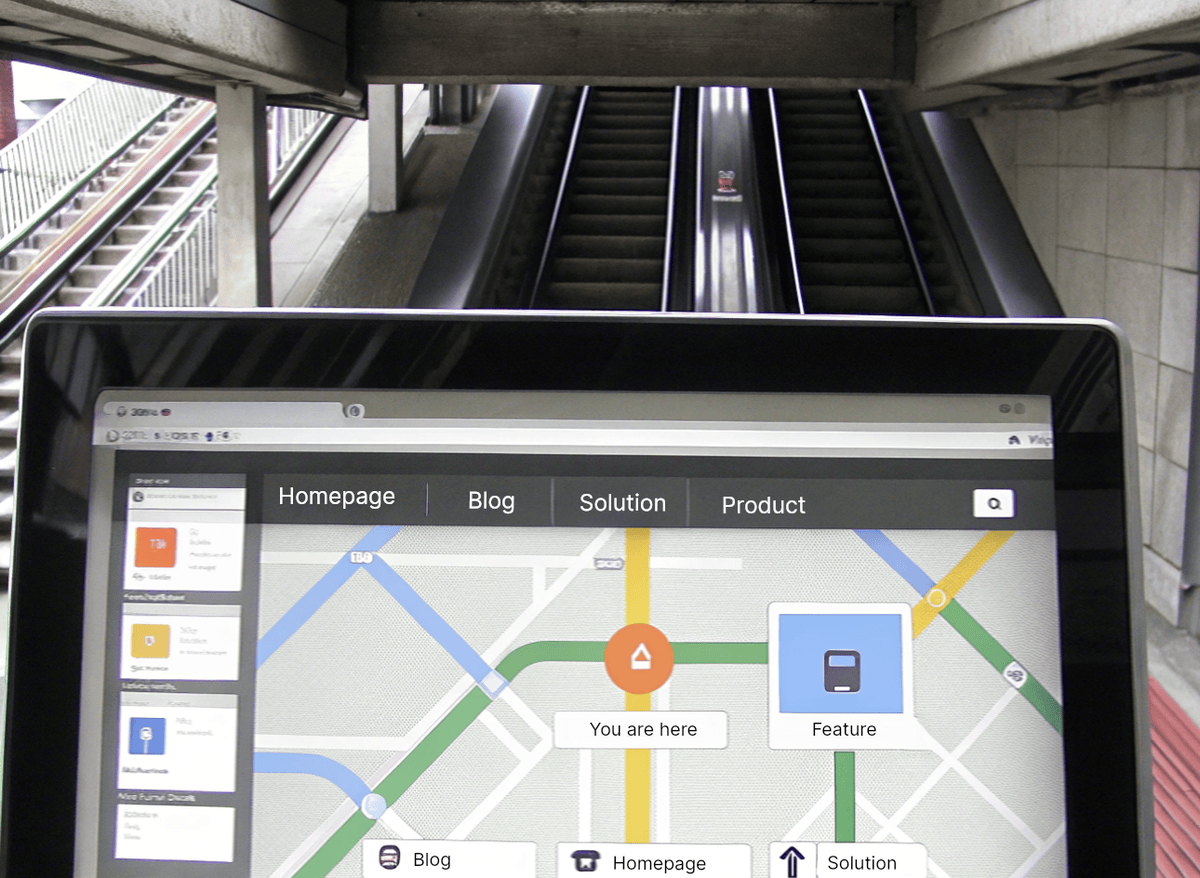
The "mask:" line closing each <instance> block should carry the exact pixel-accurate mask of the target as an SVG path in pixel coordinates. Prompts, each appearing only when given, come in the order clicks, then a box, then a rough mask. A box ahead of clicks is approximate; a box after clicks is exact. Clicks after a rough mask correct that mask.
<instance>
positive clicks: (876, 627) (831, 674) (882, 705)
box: [779, 613, 904, 713]
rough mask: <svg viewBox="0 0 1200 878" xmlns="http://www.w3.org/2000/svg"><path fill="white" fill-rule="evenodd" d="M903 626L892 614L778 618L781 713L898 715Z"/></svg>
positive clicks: (901, 700) (900, 709) (901, 702)
mask: <svg viewBox="0 0 1200 878" xmlns="http://www.w3.org/2000/svg"><path fill="white" fill-rule="evenodd" d="M903 629H904V626H903V624H902V618H901V616H900V615H899V614H892V613H811V614H810V613H804V614H800V613H797V614H790V613H785V614H781V615H780V617H779V709H780V711H781V712H782V713H903V712H904V652H903V649H904V644H903V637H904V630H903Z"/></svg>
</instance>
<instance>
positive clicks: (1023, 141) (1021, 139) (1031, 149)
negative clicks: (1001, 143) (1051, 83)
mask: <svg viewBox="0 0 1200 878" xmlns="http://www.w3.org/2000/svg"><path fill="white" fill-rule="evenodd" d="M1016 115H1017V164H1018V165H1057V164H1058V113H1056V112H1055V111H1054V110H1019V111H1018V112H1017V114H1016Z"/></svg>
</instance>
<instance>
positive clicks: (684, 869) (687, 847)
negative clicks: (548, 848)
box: [558, 842, 751, 878]
mask: <svg viewBox="0 0 1200 878" xmlns="http://www.w3.org/2000/svg"><path fill="white" fill-rule="evenodd" d="M750 861H751V856H750V845H748V844H598V843H596V842H578V843H566V844H560V845H559V846H558V878H571V876H575V875H578V874H579V873H580V872H595V873H604V874H607V875H622V874H625V875H638V876H648V878H665V876H669V878H675V876H678V875H697V874H703V875H713V876H717V875H719V876H720V878H750Z"/></svg>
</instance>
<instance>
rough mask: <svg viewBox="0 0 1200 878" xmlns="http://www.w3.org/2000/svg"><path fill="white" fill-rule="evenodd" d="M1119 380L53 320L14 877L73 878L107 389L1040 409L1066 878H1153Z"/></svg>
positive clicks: (542, 332) (996, 327)
mask: <svg viewBox="0 0 1200 878" xmlns="http://www.w3.org/2000/svg"><path fill="white" fill-rule="evenodd" d="M1129 363H1130V355H1129V352H1128V346H1127V344H1126V343H1125V342H1124V340H1123V338H1122V337H1121V336H1120V334H1119V332H1118V331H1117V330H1116V329H1115V328H1114V327H1112V326H1110V325H1107V324H1103V323H1101V322H1098V321H1097V322H1068V321H1062V320H1042V321H1036V320H1034V321H1008V320H976V321H968V320H947V319H925V320H920V319H917V320H906V319H889V318H864V319H855V318H828V319H827V318H808V317H795V316H770V317H759V316H749V315H746V316H742V315H738V316H721V317H712V316H707V317H697V316H691V315H631V314H624V315H596V314H546V313H541V314H536V313H514V312H403V311H400V312H397V311H391V312H360V311H337V312H316V311H307V310H306V311H282V310H280V311H275V310H271V311H267V310H263V311H221V310H202V311H195V312H178V311H175V312H156V311H149V310H147V311H144V312H136V311H133V310H130V309H122V310H117V309H112V310H108V309H96V310H89V311H82V310H74V309H61V310H60V309H55V310H54V311H53V312H43V313H42V314H40V315H38V317H37V318H35V320H34V322H33V324H32V325H31V327H30V329H29V331H28V333H27V336H26V352H25V360H24V381H23V390H22V408H21V423H20V455H19V460H18V472H17V495H16V512H15V516H14V521H15V522H16V530H15V534H14V540H13V566H12V589H11V596H10V612H11V618H12V629H11V635H10V641H9V664H8V669H9V677H8V705H7V726H6V730H5V737H6V740H5V751H4V778H3V782H4V795H3V813H2V826H0V875H14V876H15V875H29V874H39V875H45V876H69V875H71V874H72V871H71V870H72V852H73V847H74V819H75V774H76V758H77V743H78V717H79V697H80V693H79V686H80V662H81V632H82V623H83V611H82V607H83V581H84V561H85V549H86V529H87V501H88V498H87V494H86V485H87V481H88V473H87V467H88V466H89V465H90V459H91V446H90V441H91V426H92V411H93V405H94V402H95V399H96V396H97V394H98V393H99V392H100V391H101V390H103V389H106V388H113V387H134V388H137V387H143V388H149V387H155V388H170V387H176V388H188V387H190V388H218V389H219V388H228V389H246V388H264V387H273V388H280V389H283V388H293V389H320V388H338V389H346V388H359V389H389V388H395V389H400V388H447V389H449V388H455V389H478V390H534V391H536V390H579V391H586V390H622V391H639V390H640V391H656V392H664V391H666V392H670V391H680V392H683V391H693V392H695V391H701V392H703V391H709V392H713V391H724V392H770V393H789V392H794V393H814V392H816V393H821V392H828V393H873V394H877V393H905V394H937V393H971V394H1013V395H1017V394H1044V395H1048V396H1050V397H1051V399H1052V403H1053V410H1054V432H1055V442H1056V466H1055V488H1056V509H1057V513H1058V519H1059V522H1060V525H1059V533H1058V540H1059V569H1060V614H1061V620H1062V623H1061V625H1062V635H1063V688H1064V725H1065V729H1066V731H1065V736H1064V745H1065V754H1066V756H1065V758H1066V778H1067V787H1066V788H1067V826H1068V828H1067V842H1068V863H1069V872H1070V874H1071V875H1073V876H1074V875H1079V876H1083V875H1093V874H1123V875H1137V874H1145V875H1150V874H1152V872H1153V857H1154V849H1153V834H1152V833H1153V823H1152V810H1151V809H1152V794H1151V787H1150V768H1149V722H1148V718H1147V717H1148V713H1147V705H1146V693H1145V683H1146V668H1145V646H1144V636H1143V633H1142V632H1143V629H1144V618H1143V615H1142V614H1143V605H1142V593H1141V581H1140V578H1141V577H1140V567H1141V565H1140V553H1141V545H1140V533H1139V530H1140V522H1139V517H1138V516H1137V514H1136V505H1135V504H1136V498H1137V491H1136V475H1135V473H1136V469H1135V467H1131V460H1132V454H1133V451H1134V446H1133V440H1132V438H1131V436H1130V430H1131V426H1129V425H1130V423H1131V422H1132V420H1133V417H1132V406H1131V402H1130V400H1131V397H1130V395H1129V388H1130V386H1131V384H1132V378H1131V373H1130V366H1129ZM81 468H82V469H81ZM81 491H82V493H81ZM47 632H51V634H49V637H50V641H51V642H49V643H48V642H47V636H48V635H47ZM51 657H52V658H51ZM1114 718H1116V719H1115V720H1114Z"/></svg>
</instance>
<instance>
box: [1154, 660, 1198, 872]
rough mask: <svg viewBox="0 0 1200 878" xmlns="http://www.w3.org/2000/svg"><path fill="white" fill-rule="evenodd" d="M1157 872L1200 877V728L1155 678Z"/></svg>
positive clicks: (1155, 837)
mask: <svg viewBox="0 0 1200 878" xmlns="http://www.w3.org/2000/svg"><path fill="white" fill-rule="evenodd" d="M1150 749H1151V752H1152V755H1153V757H1154V842H1155V862H1156V865H1157V868H1156V872H1157V874H1158V875H1161V876H1163V878H1197V876H1200V729H1198V728H1196V725H1195V723H1193V722H1192V721H1191V719H1190V718H1189V717H1188V715H1187V714H1186V713H1184V712H1183V708H1181V707H1180V706H1179V705H1178V704H1176V703H1175V701H1174V700H1173V699H1172V698H1171V696H1170V695H1168V694H1167V693H1166V691H1165V690H1164V689H1163V687H1162V686H1161V685H1159V683H1158V681H1157V680H1155V679H1154V678H1153V677H1151V678H1150Z"/></svg>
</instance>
